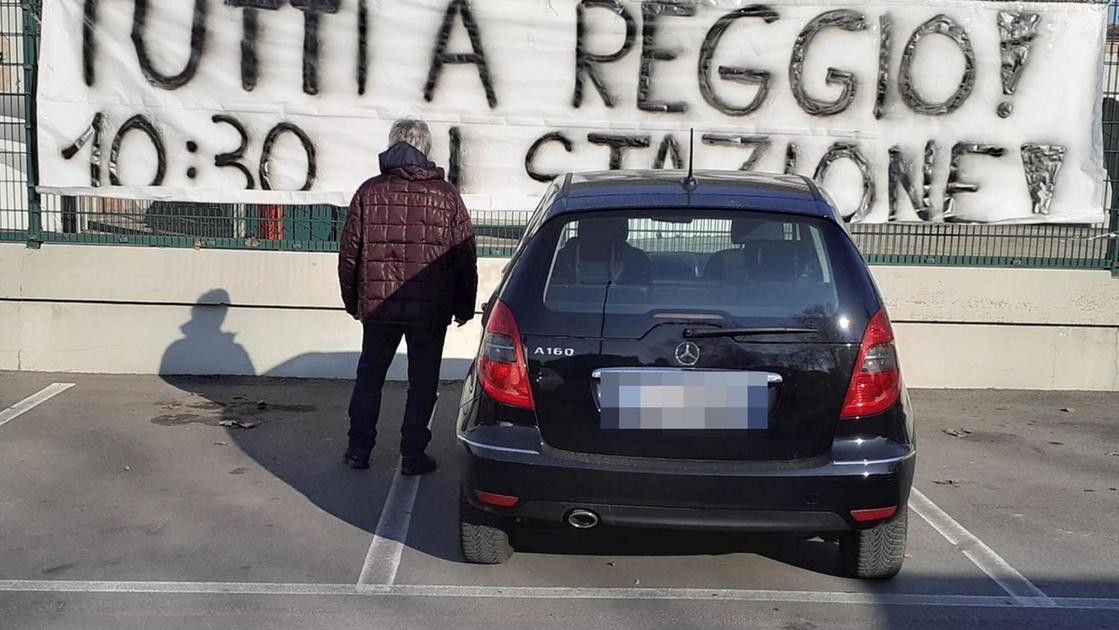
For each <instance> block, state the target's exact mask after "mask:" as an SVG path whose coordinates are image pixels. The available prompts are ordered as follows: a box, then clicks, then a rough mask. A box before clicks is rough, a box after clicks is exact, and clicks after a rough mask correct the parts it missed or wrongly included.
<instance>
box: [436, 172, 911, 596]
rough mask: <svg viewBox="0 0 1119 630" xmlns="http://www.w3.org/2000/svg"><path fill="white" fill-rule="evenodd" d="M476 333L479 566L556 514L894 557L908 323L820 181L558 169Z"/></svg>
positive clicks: (469, 385)
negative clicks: (900, 329) (897, 328)
mask: <svg viewBox="0 0 1119 630" xmlns="http://www.w3.org/2000/svg"><path fill="white" fill-rule="evenodd" d="M483 324H484V327H485V334H484V337H483V339H482V342H481V347H480V348H479V351H478V356H477V360H476V361H475V362H474V364H473V367H472V368H471V370H470V373H469V375H468V377H467V380H466V383H465V386H464V391H463V397H462V406H461V411H460V416H459V420H458V427H457V433H458V440H459V442H460V443H461V445H462V447H463V448H462V466H461V469H462V501H461V507H460V526H461V527H460V529H461V538H462V551H463V554H464V555H465V557H466V559H467V560H468V561H470V562H475V563H489V564H493V563H500V562H502V561H504V560H506V559H507V558H509V556H510V555H511V554H512V553H513V549H514V546H515V542H516V541H515V537H514V536H513V535H514V534H515V532H516V530H517V529H518V528H522V527H526V526H529V525H531V524H533V523H537V524H543V523H552V524H556V525H557V526H565V527H572V528H576V529H590V528H593V527H597V526H599V525H603V526H622V527H649V528H676V529H686V530H722V531H732V532H734V531H737V532H766V533H788V534H795V535H802V536H804V537H807V538H811V537H815V536H820V537H822V538H824V539H825V540H830V541H838V544H839V546H840V551H841V554H840V555H841V557H842V558H843V564H844V569H845V571H846V572H848V573H849V574H850V575H852V576H857V577H862V578H887V577H891V576H893V575H895V574H896V573H897V572H898V570H899V569H900V568H901V565H902V561H903V558H904V553H905V542H906V523H907V521H906V514H907V512H906V501H907V500H908V496H909V492H910V487H911V484H912V479H913V469H914V465H915V460H916V458H915V455H916V441H915V436H914V431H913V422H912V417H911V413H910V405H909V399H908V395H907V393H906V390H905V387H904V385H903V382H902V376H901V370H900V367H899V363H898V358H897V352H896V350H895V347H894V334H893V331H892V329H891V326H890V320H889V318H888V316H887V314H886V310H885V308H884V307H883V301H882V298H881V296H880V295H879V293H878V290H877V289H876V287H875V285H874V281H873V280H872V278H871V275H870V272H869V270H868V269H867V266H866V264H865V263H864V261H863V259H862V257H861V256H860V254H859V252H858V250H857V249H856V247H855V244H854V243H853V242H852V240H851V238H850V236H849V235H848V233H847V231H846V229H845V228H844V227H843V221H842V219H841V218H840V217H839V215H838V214H837V212H836V211H835V209H834V207H833V205H832V204H831V203H830V202H829V201H828V199H827V197H826V195H824V194H822V193H821V191H820V190H819V189H818V188H817V187H816V186H815V185H814V184H813V183H812V182H811V181H810V180H807V179H805V178H801V177H795V176H779V175H772V176H765V175H758V174H747V173H722V172H700V173H696V175H695V177H694V178H688V179H685V176H684V174H683V173H681V172H679V171H652V172H645V171H640V172H639V171H628V172H627V171H614V172H608V173H591V174H584V175H567V176H564V177H561V178H559V179H557V180H556V182H555V183H553V185H552V186H551V187H550V188H549V190H548V191H547V193H546V194H545V195H544V198H543V201H542V202H541V204H540V206H539V208H538V209H537V210H536V212H535V213H534V214H533V216H532V218H531V220H530V222H529V224H528V229H527V231H526V233H525V235H524V237H523V238H522V240H521V242H520V244H519V245H518V247H517V250H516V252H515V253H514V255H513V257H512V259H511V261H510V262H509V265H508V266H507V268H506V270H505V273H504V276H503V278H502V280H501V283H500V285H499V286H498V287H497V289H496V292H495V293H494V295H493V297H492V298H491V299H490V301H489V302H488V303H487V304H486V306H485V308H484V316H483Z"/></svg>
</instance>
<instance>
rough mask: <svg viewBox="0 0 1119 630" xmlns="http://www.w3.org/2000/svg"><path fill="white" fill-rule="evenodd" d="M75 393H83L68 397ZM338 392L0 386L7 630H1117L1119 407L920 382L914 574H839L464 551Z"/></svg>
mask: <svg viewBox="0 0 1119 630" xmlns="http://www.w3.org/2000/svg"><path fill="white" fill-rule="evenodd" d="M68 385H72V386H69V387H68ZM349 387H350V383H348V382H339V381H300V380H277V379H237V378H166V379H164V378H157V377H138V376H90V375H59V374H27V373H20V374H13V373H0V628H5V629H7V628H11V629H23V628H145V629H147V628H155V627H158V628H171V629H177V628H232V627H245V628H257V627H259V628H281V629H282V628H349V627H361V628H370V627H373V628H392V629H394V630H404V629H409V628H455V629H456V630H467V629H473V628H487V629H493V630H501V629H506V628H508V629H514V628H518V629H519V628H527V627H532V628H539V629H545V628H565V629H567V628H572V627H580V628H583V627H601V628H629V627H641V628H661V627H663V628H731V627H736V628H738V627H749V628H783V629H805V630H806V629H811V628H855V627H879V628H905V629H907V630H909V629H913V628H943V627H946V626H952V627H955V628H971V627H975V628H979V627H982V628H990V627H1015V628H1020V627H1037V628H1064V627H1068V628H1109V627H1110V628H1115V627H1119V528H1116V527H1115V523H1116V522H1119V490H1117V489H1116V486H1119V395H1116V394H1096V393H1041V392H1006V391H916V392H913V399H914V403H915V407H916V411H917V419H918V427H919V429H918V431H919V456H918V458H919V459H918V469H917V477H916V483H915V488H916V492H915V494H914V499H913V500H912V501H911V508H912V509H911V516H910V532H909V549H908V556H909V557H908V558H907V560H906V565H905V568H904V569H903V570H902V573H901V574H900V575H899V576H898V577H897V578H895V579H894V580H891V581H888V582H860V581H857V580H851V579H847V578H844V577H840V576H839V562H838V551H837V549H836V547H835V546H834V545H833V544H829V543H825V542H822V541H819V540H811V541H806V540H797V539H789V538H776V537H764V536H749V537H747V536H735V535H726V534H694V533H687V532H654V531H631V530H607V529H596V530H593V531H590V532H572V531H564V530H557V531H541V532H533V533H531V534H528V535H525V536H521V537H520V538H518V540H517V541H516V543H517V547H518V553H517V555H516V556H514V558H513V559H512V560H511V561H510V562H509V563H507V564H505V565H502V566H496V567H479V566H473V565H467V564H465V563H463V561H462V558H461V556H460V554H459V551H458V537H457V520H456V514H457V493H458V475H457V470H456V455H457V448H458V446H457V445H456V444H455V441H454V431H453V426H454V420H455V415H456V411H457V409H456V408H457V405H458V397H459V386H458V385H457V384H453V383H448V384H446V385H445V386H444V387H443V388H442V393H441V400H440V404H439V407H438V409H437V412H436V416H435V419H434V421H433V430H434V432H435V436H436V437H435V441H434V442H433V445H432V453H433V454H434V455H435V456H436V457H437V458H438V459H439V461H440V462H441V464H442V466H443V467H442V469H441V470H440V471H438V472H436V473H433V474H432V475H428V476H425V477H422V478H404V477H400V476H399V475H396V470H395V469H396V467H397V457H398V453H397V451H396V444H395V442H396V439H395V438H396V435H397V434H396V431H397V427H398V423H399V420H398V419H399V417H400V416H401V413H402V411H403V403H404V394H405V391H406V388H405V386H403V385H399V384H394V385H390V386H389V388H388V391H387V395H386V397H385V404H384V412H383V415H382V425H381V434H382V438H381V444H380V445H379V446H378V449H377V451H376V452H375V455H374V460H373V462H372V464H373V465H372V468H371V469H370V470H368V471H354V470H350V469H349V468H346V467H345V466H343V465H342V463H341V461H340V455H341V452H342V450H343V448H344V446H345V430H346V416H345V410H346V405H347V403H348V396H349Z"/></svg>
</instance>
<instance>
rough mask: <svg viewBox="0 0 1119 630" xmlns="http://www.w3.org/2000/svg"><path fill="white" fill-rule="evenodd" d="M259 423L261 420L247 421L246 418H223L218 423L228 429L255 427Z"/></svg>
mask: <svg viewBox="0 0 1119 630" xmlns="http://www.w3.org/2000/svg"><path fill="white" fill-rule="evenodd" d="M259 425H260V423H259V422H246V421H244V420H222V421H221V422H219V423H218V426H221V427H226V428H227V429H254V428H256V427H257V426H259Z"/></svg>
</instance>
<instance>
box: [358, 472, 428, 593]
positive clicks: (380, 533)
mask: <svg viewBox="0 0 1119 630" xmlns="http://www.w3.org/2000/svg"><path fill="white" fill-rule="evenodd" d="M419 487H420V477H419V476H415V477H406V476H404V475H402V474H400V471H399V470H398V471H396V475H395V476H394V477H393V478H392V487H391V488H390V489H389V496H388V498H387V499H386V500H385V506H384V507H383V508H381V519H380V520H379V521H378V522H377V531H376V532H375V533H374V534H373V542H372V543H370V544H369V551H368V552H367V553H366V554H365V564H364V565H362V567H361V575H360V576H359V577H358V580H357V586H358V587H359V588H368V587H370V586H375V585H391V584H393V583H394V582H396V572H397V571H398V570H400V559H401V557H402V556H403V555H404V542H405V539H406V538H407V537H408V526H409V525H410V524H411V522H412V510H413V509H415V506H416V493H417V492H418V490H419Z"/></svg>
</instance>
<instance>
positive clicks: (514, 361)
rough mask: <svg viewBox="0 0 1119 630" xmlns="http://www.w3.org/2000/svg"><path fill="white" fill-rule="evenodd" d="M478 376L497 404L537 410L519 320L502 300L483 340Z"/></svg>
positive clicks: (494, 307)
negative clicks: (518, 324) (530, 384)
mask: <svg viewBox="0 0 1119 630" xmlns="http://www.w3.org/2000/svg"><path fill="white" fill-rule="evenodd" d="M478 373H479V375H480V376H481V379H482V387H483V389H485V390H486V393H487V394H489V396H490V397H491V398H493V399H494V400H496V401H497V402H500V403H504V404H506V405H511V406H513V407H522V408H525V409H532V408H534V407H535V404H534V403H533V400H532V388H531V387H530V386H529V381H528V366H527V364H526V362H525V348H524V344H523V343H521V333H520V331H519V330H518V329H517V320H516V319H514V318H513V312H512V311H510V310H509V307H508V306H506V305H505V303H504V302H501V301H500V300H499V301H497V302H495V303H494V306H493V311H492V312H491V313H490V319H489V322H488V323H487V324H486V333H485V335H484V336H483V337H482V351H481V355H480V356H479V359H478Z"/></svg>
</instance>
